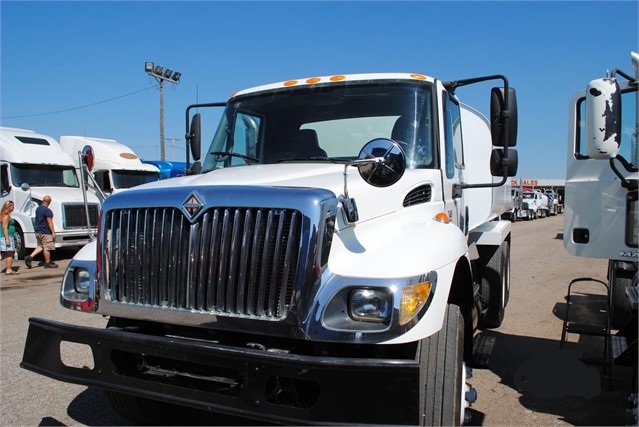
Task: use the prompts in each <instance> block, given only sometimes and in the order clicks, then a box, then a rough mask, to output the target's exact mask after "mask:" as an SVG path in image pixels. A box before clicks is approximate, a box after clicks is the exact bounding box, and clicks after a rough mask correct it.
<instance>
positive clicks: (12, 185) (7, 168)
mask: <svg viewBox="0 0 639 427" xmlns="http://www.w3.org/2000/svg"><path fill="white" fill-rule="evenodd" d="M0 183H1V184H0V206H2V204H4V202H6V201H7V200H12V201H13V202H14V203H15V209H14V211H13V213H12V217H13V218H14V219H15V220H16V233H15V236H14V237H15V244H16V253H17V255H18V257H19V258H23V257H24V256H25V254H26V253H27V251H29V252H30V251H31V249H33V248H35V247H36V245H37V242H36V237H35V232H34V229H33V221H34V218H35V210H36V208H37V207H38V205H39V204H40V203H41V202H42V198H43V197H44V196H45V195H50V196H51V199H52V200H51V205H50V206H49V208H50V209H51V210H52V211H53V222H54V226H55V229H56V234H57V237H56V241H55V245H56V247H57V248H60V247H73V246H77V247H81V246H84V245H86V244H87V243H88V242H90V241H91V239H92V238H93V236H94V235H95V234H96V231H97V225H98V216H99V212H100V201H99V200H98V199H97V198H96V197H95V196H94V195H89V196H88V197H87V198H86V199H85V197H84V195H83V193H82V189H81V187H80V180H79V179H78V175H77V174H76V170H75V167H74V163H73V160H72V159H71V157H70V156H69V155H68V154H67V153H65V152H64V151H63V150H62V149H61V148H60V144H59V143H58V141H56V140H55V139H53V138H52V137H50V136H47V135H42V134H38V133H36V132H34V131H31V130H26V129H16V128H8V127H0Z"/></svg>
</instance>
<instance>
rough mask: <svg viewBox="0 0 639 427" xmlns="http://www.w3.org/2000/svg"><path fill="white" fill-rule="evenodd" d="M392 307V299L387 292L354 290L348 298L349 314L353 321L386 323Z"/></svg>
mask: <svg viewBox="0 0 639 427" xmlns="http://www.w3.org/2000/svg"><path fill="white" fill-rule="evenodd" d="M392 307H393V304H392V298H391V294H390V292H389V291H388V290H380V289H355V290H353V291H351V294H350V297H349V313H350V315H351V317H352V318H353V319H355V320H363V321H365V322H380V323H383V322H388V321H389V319H390V315H391V311H392Z"/></svg>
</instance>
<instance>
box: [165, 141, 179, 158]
mask: <svg viewBox="0 0 639 427" xmlns="http://www.w3.org/2000/svg"><path fill="white" fill-rule="evenodd" d="M166 140H167V141H171V161H175V141H182V140H181V139H179V138H166Z"/></svg>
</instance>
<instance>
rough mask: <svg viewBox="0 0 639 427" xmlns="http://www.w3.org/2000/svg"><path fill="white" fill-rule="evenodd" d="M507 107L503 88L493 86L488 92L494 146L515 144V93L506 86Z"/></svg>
mask: <svg viewBox="0 0 639 427" xmlns="http://www.w3.org/2000/svg"><path fill="white" fill-rule="evenodd" d="M507 95H508V109H506V92H505V91H504V88H500V87H494V88H492V91H491V93H490V118H491V119H490V131H491V137H492V140H493V145H494V146H496V147H514V146H515V145H517V122H518V118H517V95H516V94H515V89H513V88H511V87H509V88H508V94H507Z"/></svg>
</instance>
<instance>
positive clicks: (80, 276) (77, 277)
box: [73, 268, 90, 294]
mask: <svg viewBox="0 0 639 427" xmlns="http://www.w3.org/2000/svg"><path fill="white" fill-rule="evenodd" d="M89 286H90V276H89V270H87V269H86V268H76V269H75V270H73V287H74V289H75V291H76V292H77V293H79V294H88V293H89Z"/></svg>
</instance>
